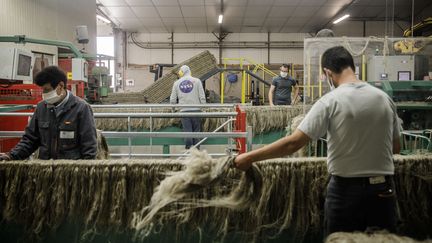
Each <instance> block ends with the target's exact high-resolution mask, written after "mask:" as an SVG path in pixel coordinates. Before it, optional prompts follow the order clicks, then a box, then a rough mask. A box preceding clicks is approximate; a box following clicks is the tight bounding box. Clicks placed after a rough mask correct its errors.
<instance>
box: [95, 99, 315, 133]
mask: <svg viewBox="0 0 432 243" xmlns="http://www.w3.org/2000/svg"><path fill="white" fill-rule="evenodd" d="M243 108H244V110H245V112H246V119H247V124H248V125H249V126H252V128H253V133H254V134H262V133H265V132H269V131H277V130H284V129H285V127H286V126H288V125H289V124H290V123H291V120H292V119H293V118H294V117H295V116H298V115H300V114H303V113H304V112H307V111H308V109H309V106H302V105H298V106H244V107H243ZM202 111H203V112H234V111H235V110H234V109H231V108H205V109H202ZM107 112H109V113H118V112H122V113H123V112H124V113H150V112H151V113H170V112H172V109H170V108H152V109H150V108H95V109H94V113H107ZM225 121H226V118H203V122H202V130H203V131H205V132H212V131H214V130H215V129H216V128H217V127H219V126H220V125H222V124H223V123H224V122H225ZM150 124H151V125H152V128H153V130H156V131H157V130H160V129H162V128H165V127H170V126H178V127H179V126H180V124H181V123H180V119H178V118H153V119H152V121H151V120H150V119H149V118H131V122H130V126H131V129H132V130H133V131H143V130H146V129H150V127H151V126H150ZM96 127H97V128H98V129H101V130H104V131H127V130H128V124H127V119H126V118H124V119H119V118H103V119H96ZM221 131H226V127H224V129H223V130H221Z"/></svg>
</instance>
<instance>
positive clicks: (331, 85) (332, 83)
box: [326, 73, 336, 90]
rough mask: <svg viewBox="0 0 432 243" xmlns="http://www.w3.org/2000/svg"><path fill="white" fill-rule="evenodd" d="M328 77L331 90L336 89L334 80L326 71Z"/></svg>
mask: <svg viewBox="0 0 432 243" xmlns="http://www.w3.org/2000/svg"><path fill="white" fill-rule="evenodd" d="M326 79H327V83H328V85H329V86H330V90H334V89H335V88H336V87H335V85H334V82H333V80H332V79H331V78H330V76H329V75H328V74H327V73H326Z"/></svg>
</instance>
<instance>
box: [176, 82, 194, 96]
mask: <svg viewBox="0 0 432 243" xmlns="http://www.w3.org/2000/svg"><path fill="white" fill-rule="evenodd" d="M193 87H194V85H193V83H192V82H191V81H190V80H187V79H186V80H183V81H182V82H181V83H180V85H179V88H180V91H181V92H183V93H190V92H191V91H192V89H193Z"/></svg>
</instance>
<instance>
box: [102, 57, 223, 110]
mask: <svg viewBox="0 0 432 243" xmlns="http://www.w3.org/2000/svg"><path fill="white" fill-rule="evenodd" d="M183 65H188V66H189V67H190V69H191V73H192V75H193V76H194V77H198V78H199V77H201V76H203V75H204V74H206V73H208V72H210V71H212V70H213V69H216V68H217V65H216V59H215V57H214V56H213V55H212V54H211V53H210V52H209V51H203V52H201V53H200V54H198V55H196V56H193V57H192V58H190V59H188V60H186V61H184V62H182V63H180V64H178V65H176V66H174V67H173V68H172V70H171V72H169V73H167V74H165V75H163V76H162V77H161V78H160V79H158V80H156V82H154V84H152V85H151V86H150V87H148V88H146V89H145V90H143V91H141V92H128V93H110V94H109V95H108V97H107V98H104V99H103V100H102V101H103V103H115V102H116V103H138V104H139V103H161V102H163V101H164V100H165V99H167V98H168V97H169V96H170V94H171V90H172V86H173V84H174V82H175V81H176V80H177V79H178V77H177V72H178V70H179V69H180V67H181V66H183Z"/></svg>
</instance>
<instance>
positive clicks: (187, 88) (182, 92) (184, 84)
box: [170, 65, 206, 149]
mask: <svg viewBox="0 0 432 243" xmlns="http://www.w3.org/2000/svg"><path fill="white" fill-rule="evenodd" d="M178 75H179V77H180V79H179V80H177V81H175V82H174V85H173V88H172V92H171V97H170V103H171V104H177V103H179V104H205V103H206V98H205V93H204V88H203V86H202V83H201V80H199V79H198V78H194V77H192V76H191V71H190V68H189V67H188V66H186V65H183V66H181V68H180V70H179V72H178ZM199 111H200V108H197V107H194V108H182V109H180V112H199ZM181 123H182V127H183V131H184V132H201V119H200V118H199V117H184V118H182V119H181ZM198 141H199V139H198V138H185V143H186V146H185V148H186V149H189V148H191V147H192V146H193V145H195V144H197V143H198ZM197 148H198V149H199V146H198V147H197Z"/></svg>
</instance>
